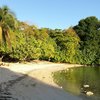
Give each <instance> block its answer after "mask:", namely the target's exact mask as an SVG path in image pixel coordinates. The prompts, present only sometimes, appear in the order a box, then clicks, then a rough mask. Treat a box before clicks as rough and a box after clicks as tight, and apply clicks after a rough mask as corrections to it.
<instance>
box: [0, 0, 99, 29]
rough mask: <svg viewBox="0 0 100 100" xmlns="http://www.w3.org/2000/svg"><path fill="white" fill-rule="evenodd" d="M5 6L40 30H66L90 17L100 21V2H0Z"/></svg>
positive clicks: (94, 0)
mask: <svg viewBox="0 0 100 100" xmlns="http://www.w3.org/2000/svg"><path fill="white" fill-rule="evenodd" d="M3 5H7V6H8V7H9V8H10V9H11V10H12V11H13V12H14V13H15V15H16V17H17V19H18V20H20V21H25V22H27V23H29V24H34V25H36V26H37V27H39V28H42V27H46V28H51V29H56V28H58V29H66V28H68V27H70V26H75V25H77V24H78V22H79V21H80V20H81V19H84V18H86V17H89V16H96V17H97V18H98V19H100V0H0V7H2V6H3Z"/></svg>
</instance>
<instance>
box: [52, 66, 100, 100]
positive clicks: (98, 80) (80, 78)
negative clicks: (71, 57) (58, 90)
mask: <svg viewBox="0 0 100 100" xmlns="http://www.w3.org/2000/svg"><path fill="white" fill-rule="evenodd" d="M53 77H54V81H55V82H56V83H57V84H58V85H59V86H61V87H62V88H63V89H64V90H65V91H68V92H71V93H73V94H75V95H82V96H83V95H85V94H86V93H87V92H88V91H90V92H92V93H93V96H92V97H93V98H96V97H100V67H81V68H71V69H67V70H63V71H58V72H55V73H53ZM85 85H88V86H87V87H85ZM84 100H85V99H84ZM88 100H89V99H88ZM93 100H100V98H99V99H93Z"/></svg>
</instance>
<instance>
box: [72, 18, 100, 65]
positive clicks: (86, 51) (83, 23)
mask: <svg viewBox="0 0 100 100" xmlns="http://www.w3.org/2000/svg"><path fill="white" fill-rule="evenodd" d="M99 28H100V21H99V20H98V19H97V18H96V17H87V18H86V19H83V20H80V21H79V24H78V25H76V26H75V27H74V29H75V31H76V32H77V34H78V36H79V37H80V39H81V42H80V50H81V51H82V59H83V61H82V63H83V64H94V63H95V62H96V59H98V54H99V52H100V51H99V49H100V30H99Z"/></svg>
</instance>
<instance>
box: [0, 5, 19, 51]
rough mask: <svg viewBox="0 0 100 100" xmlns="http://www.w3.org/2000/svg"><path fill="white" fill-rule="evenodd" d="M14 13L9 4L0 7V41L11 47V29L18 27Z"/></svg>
mask: <svg viewBox="0 0 100 100" xmlns="http://www.w3.org/2000/svg"><path fill="white" fill-rule="evenodd" d="M16 22H17V20H16V18H15V17H14V13H13V12H11V11H10V9H9V8H8V7H7V6H3V7H2V8H0V42H1V44H2V43H4V44H5V46H6V47H9V48H10V49H11V40H10V36H11V34H10V30H14V29H15V28H16Z"/></svg>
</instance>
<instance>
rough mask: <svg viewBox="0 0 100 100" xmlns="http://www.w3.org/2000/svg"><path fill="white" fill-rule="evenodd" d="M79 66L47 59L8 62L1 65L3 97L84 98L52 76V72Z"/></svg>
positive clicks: (32, 99) (25, 99) (36, 99)
mask: <svg viewBox="0 0 100 100" xmlns="http://www.w3.org/2000/svg"><path fill="white" fill-rule="evenodd" d="M6 65H7V66H6ZM8 65H9V66H8ZM78 66H80V65H75V64H61V63H50V62H45V61H39V62H31V63H25V64H22V63H9V64H8V63H7V64H5V65H4V66H0V88H1V90H2V91H3V92H1V97H2V95H3V96H5V98H7V96H9V97H10V98H11V99H8V100H82V99H81V98H79V97H77V96H74V95H72V94H70V93H67V92H65V91H64V90H63V89H62V88H61V87H59V86H58V85H57V84H55V83H54V81H53V78H52V72H55V71H58V70H64V69H68V68H71V67H78ZM5 90H6V91H5ZM5 92H6V94H7V93H8V95H5V94H4V93H5Z"/></svg>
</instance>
